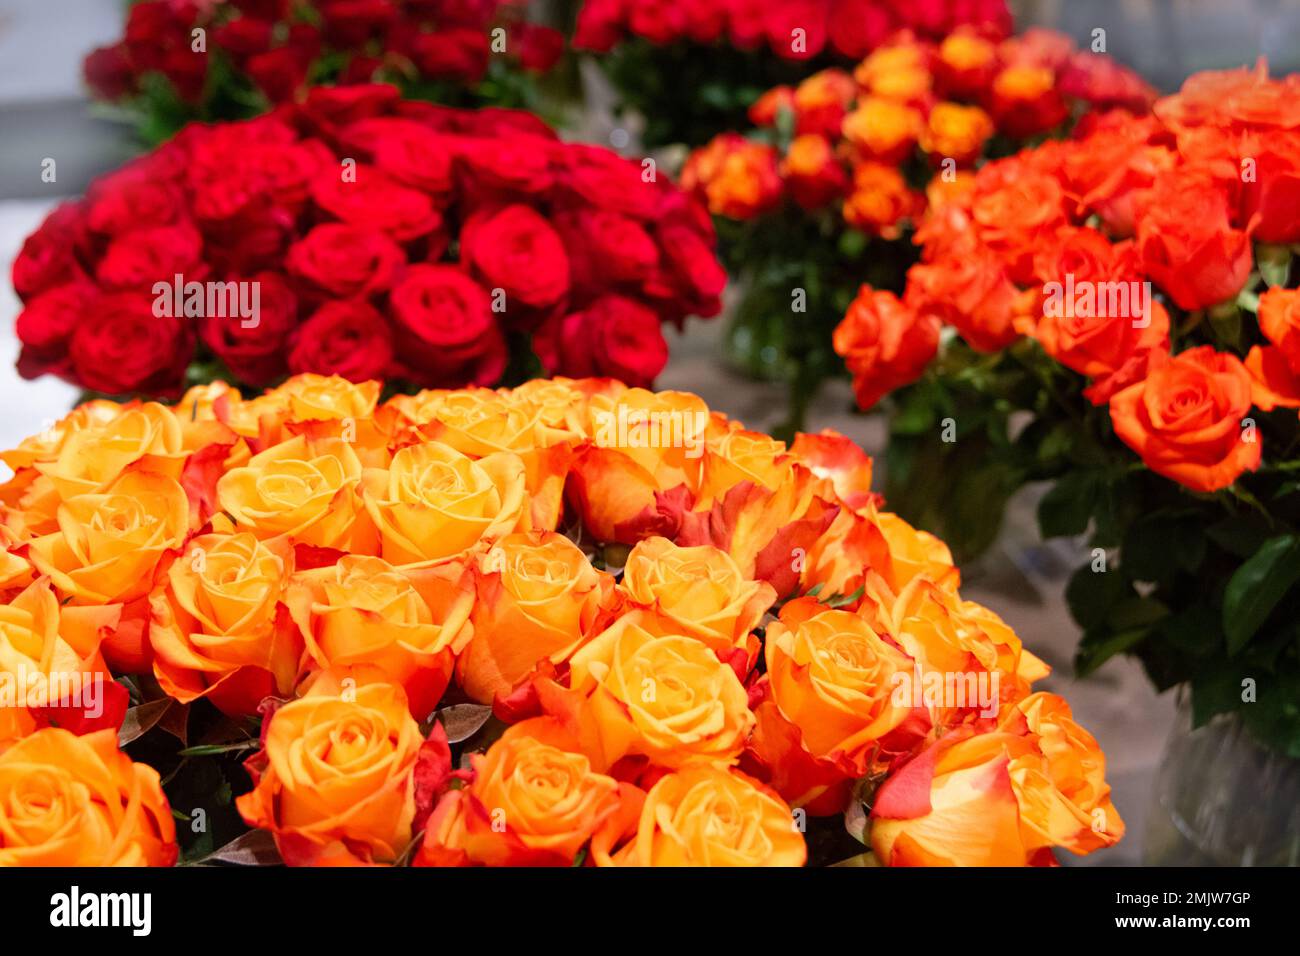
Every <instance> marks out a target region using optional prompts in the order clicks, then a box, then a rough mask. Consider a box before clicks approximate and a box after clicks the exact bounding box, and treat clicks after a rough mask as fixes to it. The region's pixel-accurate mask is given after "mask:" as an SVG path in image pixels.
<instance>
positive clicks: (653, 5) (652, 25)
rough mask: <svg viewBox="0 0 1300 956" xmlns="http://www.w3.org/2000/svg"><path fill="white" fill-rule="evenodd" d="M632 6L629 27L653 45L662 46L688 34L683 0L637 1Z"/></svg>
mask: <svg viewBox="0 0 1300 956" xmlns="http://www.w3.org/2000/svg"><path fill="white" fill-rule="evenodd" d="M630 6H631V10H630V15H629V16H628V26H629V27H631V29H632V32H633V33H635V34H636V35H637V36H639V37H645V38H646V39H647V40H649V41H650V42H651V43H655V44H658V45H660V46H662V45H664V44H668V43H672V42H673V41H674V40H676V39H678V38H680V37H681V36H683V35H684V34H685V33H686V11H685V10H684V9H683V8H682V6H681V0H637V2H635V3H633V4H631V5H630Z"/></svg>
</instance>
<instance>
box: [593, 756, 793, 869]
mask: <svg viewBox="0 0 1300 956" xmlns="http://www.w3.org/2000/svg"><path fill="white" fill-rule="evenodd" d="M633 808H635V807H633ZM794 820H795V818H794V814H793V813H792V812H791V810H790V807H789V806H787V805H786V803H785V802H784V801H783V800H782V799H781V798H780V797H779V796H777V795H776V794H775V793H774V792H773V791H772V790H771V789H769V788H768V787H765V786H763V785H762V784H760V783H759V782H758V781H756V780H754V779H753V778H751V777H748V776H746V775H745V774H743V773H740V772H738V771H736V770H728V769H726V768H723V767H716V766H710V765H703V766H692V767H688V768H686V769H684V770H681V771H679V772H677V773H670V774H667V775H666V776H664V777H662V778H661V779H660V780H659V782H658V783H656V784H655V785H654V786H653V787H651V788H650V792H649V793H647V794H646V795H645V801H644V804H643V805H642V806H641V808H640V813H639V814H636V815H631V814H629V815H628V818H623V817H622V815H620V818H619V819H618V822H619V823H624V822H626V824H627V825H626V826H625V827H619V826H615V825H611V826H610V827H607V828H605V829H602V831H601V832H600V833H598V834H597V835H596V836H595V837H594V838H593V839H592V844H591V854H592V859H594V860H595V861H596V863H597V865H598V866H803V865H804V862H805V861H806V860H807V856H808V850H807V847H806V846H805V845H804V839H803V835H802V833H801V832H800V828H799V827H798V826H796V825H795V822H794ZM624 837H626V842H623V843H622V845H621V846H618V845H617V844H618V843H619V842H621V841H622V840H623V839H624Z"/></svg>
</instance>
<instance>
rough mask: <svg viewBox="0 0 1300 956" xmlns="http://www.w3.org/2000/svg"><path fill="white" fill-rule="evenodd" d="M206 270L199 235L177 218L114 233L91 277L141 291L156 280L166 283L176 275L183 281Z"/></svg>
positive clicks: (116, 286)
mask: <svg viewBox="0 0 1300 956" xmlns="http://www.w3.org/2000/svg"><path fill="white" fill-rule="evenodd" d="M207 271H208V267H207V264H206V263H204V262H203V239H202V237H201V236H200V235H199V233H198V230H197V229H195V228H194V227H193V226H191V225H190V224H189V223H188V222H181V223H177V224H176V225H173V226H153V227H151V228H148V229H137V230H136V231H135V232H128V233H125V234H124V235H121V236H118V237H117V238H116V239H114V240H113V241H112V242H111V243H109V245H108V249H106V250H105V252H104V258H102V259H100V260H99V265H98V266H97V267H96V269H95V278H96V279H98V280H99V282H100V284H101V285H103V286H106V287H107V288H109V289H136V290H140V291H144V290H147V289H151V288H153V285H154V283H156V282H168V283H170V282H171V281H172V278H173V277H174V276H176V275H182V276H184V277H185V279H186V281H190V280H198V279H202V278H203V277H204V276H205V275H206V274H207Z"/></svg>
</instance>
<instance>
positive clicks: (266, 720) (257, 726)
mask: <svg viewBox="0 0 1300 956" xmlns="http://www.w3.org/2000/svg"><path fill="white" fill-rule="evenodd" d="M380 390H381V386H380V384H379V383H378V382H373V381H372V382H364V383H358V384H353V383H350V382H347V381H346V380H344V379H342V378H338V377H333V378H325V377H321V376H315V375H301V376H296V377H294V378H291V379H290V380H288V381H287V382H285V383H284V384H282V385H280V386H279V387H278V388H275V389H273V390H271V391H268V392H266V393H264V394H262V395H259V396H257V397H254V398H247V399H246V398H244V397H243V396H241V394H240V393H239V392H238V391H237V390H235V389H234V388H232V387H230V386H229V385H227V384H225V383H222V382H214V383H211V384H208V385H203V386H196V387H195V388H193V389H191V390H190V391H189V392H188V393H187V394H186V395H185V396H184V397H183V399H182V400H181V402H180V403H179V404H178V405H177V406H175V407H174V408H172V407H167V406H164V405H160V404H157V403H152V402H140V401H135V402H131V403H128V404H117V403H114V402H110V401H106V400H95V401H91V402H89V403H86V404H84V405H82V406H80V407H78V408H77V409H75V410H74V411H73V412H72V413H71V414H69V415H68V416H67V417H66V418H64V419H63V420H61V421H59V422H57V423H55V424H54V425H52V426H51V427H50V428H48V429H47V430H46V431H45V432H43V433H40V434H37V435H34V436H32V437H31V438H29V439H27V440H26V441H24V442H22V443H21V444H20V445H19V446H18V447H17V448H14V449H12V450H10V451H7V452H4V453H3V460H4V461H5V462H6V463H7V464H8V465H9V467H10V468H11V469H13V472H14V476H13V478H12V479H10V480H9V481H8V482H7V483H5V484H4V485H3V486H0V502H2V504H0V519H2V523H0V534H3V536H4V540H5V542H6V548H5V550H4V551H0V592H2V595H3V603H0V623H2V626H0V691H3V690H5V689H6V688H9V689H10V690H12V688H13V687H15V686H19V685H21V686H22V687H23V688H25V689H26V693H24V694H23V695H22V696H20V697H13V696H12V695H11V696H10V697H9V698H8V699H7V701H6V703H7V706H5V707H0V830H2V831H3V832H4V834H5V839H4V842H3V843H0V863H17V864H22V863H33V864H35V863H43V864H69V863H76V864H80V865H93V864H109V863H149V864H155V865H168V864H171V863H172V862H174V861H175V860H176V859H177V855H178V852H180V851H182V850H183V853H184V859H186V860H194V859H197V858H203V859H208V860H226V861H235V860H248V859H266V858H267V857H268V856H270V857H272V858H274V856H275V854H276V853H278V856H279V858H280V859H282V860H283V861H285V862H287V863H290V864H294V865H367V864H403V863H414V864H416V865H430V866H444V865H466V864H472V865H492V866H500V865H573V864H575V863H577V862H585V863H587V864H594V865H615V866H650V865H654V866H673V865H698V866H725V865H760V864H766V865H801V864H804V863H805V862H813V863H829V862H835V861H837V860H841V859H843V858H845V857H852V858H854V859H857V860H858V861H859V862H862V861H868V860H874V861H875V862H877V863H879V864H886V865H918V864H997V865H1025V864H1034V865H1041V864H1050V863H1051V862H1052V853H1053V851H1054V849H1055V848H1064V849H1066V850H1069V851H1071V852H1074V853H1087V852H1090V851H1092V850H1095V849H1099V848H1102V847H1105V846H1108V845H1111V844H1113V843H1114V842H1115V841H1116V840H1118V839H1119V838H1120V837H1121V835H1122V833H1123V823H1122V821H1121V820H1120V818H1119V816H1118V814H1117V813H1116V812H1115V809H1114V807H1113V806H1112V804H1111V802H1110V798H1109V788H1108V787H1107V785H1106V783H1105V779H1104V756H1103V754H1102V752H1101V750H1100V748H1099V747H1098V745H1097V743H1096V741H1095V740H1093V738H1092V737H1091V736H1090V735H1089V734H1088V733H1087V732H1086V731H1084V730H1083V729H1082V728H1080V727H1079V726H1078V725H1077V724H1076V723H1075V722H1074V721H1073V719H1072V717H1071V714H1070V710H1069V707H1068V706H1067V705H1066V703H1065V702H1064V701H1063V700H1062V699H1061V698H1059V697H1057V696H1055V695H1053V694H1050V693H1044V692H1041V691H1035V690H1034V689H1033V688H1032V683H1033V682H1034V681H1035V680H1037V679H1039V678H1041V677H1042V676H1044V674H1045V673H1046V671H1047V668H1046V667H1045V665H1043V664H1042V662H1041V661H1039V660H1038V659H1037V658H1035V657H1034V656H1033V655H1032V654H1031V653H1030V652H1029V651H1028V650H1026V649H1025V648H1023V647H1022V645H1021V642H1020V640H1019V638H1018V637H1017V636H1016V635H1015V634H1014V633H1013V632H1012V630H1011V629H1010V628H1009V627H1008V626H1007V625H1006V624H1005V623H1004V622H1003V621H1001V620H1000V619H999V618H998V617H997V616H996V615H995V614H993V613H992V612H991V611H989V610H988V609H986V608H983V607H980V606H979V605H977V604H974V603H973V602H970V601H965V600H963V599H962V598H961V597H960V595H959V593H958V573H957V571H956V569H955V568H954V567H953V565H952V563H951V560H950V557H949V554H948V551H947V549H946V548H945V547H944V545H943V544H942V543H941V542H940V541H939V540H938V539H936V538H934V537H932V536H930V535H928V534H925V533H923V532H918V531H915V530H913V529H912V528H911V527H910V526H908V525H907V524H906V523H905V522H903V521H902V520H901V519H899V518H898V517H896V516H894V515H892V514H890V513H888V512H886V511H883V510H881V508H880V507H879V502H878V500H877V498H876V496H875V495H873V494H872V493H871V492H870V490H869V487H870V479H871V462H870V459H869V458H867V457H866V456H865V454H863V452H862V451H861V450H859V449H858V448H857V447H856V446H854V445H853V444H852V443H851V442H849V441H848V440H847V439H845V438H843V437H842V436H839V435H836V434H834V433H829V432H824V433H821V434H817V435H800V436H799V437H798V438H797V440H796V441H795V443H794V444H793V445H792V446H789V447H787V446H785V445H784V444H782V443H780V442H776V441H773V440H772V439H770V438H768V437H767V436H764V435H760V434H756V433H752V432H749V431H746V430H745V429H744V428H743V427H742V426H741V425H740V424H739V423H737V422H734V421H730V420H728V419H727V418H726V417H725V416H723V415H721V414H718V413H716V412H715V413H710V411H709V410H708V409H707V408H706V407H705V405H704V404H703V402H702V401H700V400H699V399H698V398H697V397H696V396H694V395H690V394H687V393H682V392H661V393H654V392H649V391H645V390H643V389H637V388H629V387H627V386H624V385H622V384H620V383H617V382H615V381H613V380H609V379H581V380H572V379H555V380H535V381H531V382H528V383H526V384H524V385H521V386H519V387H517V388H514V389H501V390H496V391H493V390H488V389H482V388H471V389H465V390H455V391H426V392H421V393H419V394H416V395H398V396H395V397H393V398H391V399H389V400H388V401H386V402H383V403H380V401H379V398H380ZM561 529H563V530H561ZM75 677H79V678H81V682H80V683H79V684H75V683H74V682H73V681H70V679H69V678H75ZM93 688H100V689H101V690H102V691H103V692H102V693H96V694H95V695H94V699H93V700H91V699H89V694H88V691H89V689H93ZM92 704H93V705H94V706H91V705H92ZM115 733H116V734H117V739H116V740H115V739H114V734H115ZM119 741H120V742H121V746H122V747H123V748H124V751H121V750H119V748H118V745H117V744H118V742H119ZM241 761H242V762H241ZM160 773H161V774H162V775H163V776H164V782H163V783H162V784H161V785H160V781H159V774H160ZM38 789H39V790H40V794H41V795H42V796H41V798H40V799H36V798H35V796H34V794H35V792H36V791H37V790H38ZM200 812H201V813H202V814H203V820H204V821H205V826H204V827H203V828H199V827H197V826H195V825H193V820H194V819H197V817H198V814H199V813H200ZM173 818H175V819H177V820H180V821H183V822H182V825H180V826H175V825H174V824H173ZM742 824H743V825H742ZM248 828H253V829H252V830H251V831H250V830H249V829H248ZM846 828H847V829H846ZM69 834H75V838H70V837H69ZM259 834H260V837H259ZM267 835H269V837H270V838H271V839H272V840H273V841H274V847H273V848H272V847H271V846H270V845H269V842H270V841H268V840H267V839H266V837H267ZM854 837H856V838H857V839H854ZM218 839H220V840H223V841H226V842H224V843H218V842H217V841H218ZM178 841H179V842H180V843H181V844H184V845H183V846H178ZM859 841H860V842H859ZM863 844H866V845H867V846H869V847H870V851H869V855H866V856H864V854H867V853H868V851H867V850H866V849H865V848H864V846H863ZM218 847H219V849H218Z"/></svg>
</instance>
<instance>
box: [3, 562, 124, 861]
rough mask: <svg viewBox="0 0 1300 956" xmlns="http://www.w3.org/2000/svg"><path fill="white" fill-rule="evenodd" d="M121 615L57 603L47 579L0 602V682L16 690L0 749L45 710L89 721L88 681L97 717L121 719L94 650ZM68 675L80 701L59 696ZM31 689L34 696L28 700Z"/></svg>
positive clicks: (41, 719)
mask: <svg viewBox="0 0 1300 956" xmlns="http://www.w3.org/2000/svg"><path fill="white" fill-rule="evenodd" d="M120 613H121V609H120V608H101V607H73V606H66V605H62V604H60V602H59V597H58V595H57V594H55V592H54V589H53V588H51V587H50V583H49V580H48V579H46V578H38V579H36V580H35V581H30V583H27V584H26V586H24V587H23V588H22V590H20V591H19V592H18V593H17V594H15V595H13V596H11V597H10V598H9V600H8V602H7V603H5V604H3V605H0V680H4V681H6V682H13V686H14V687H16V688H17V690H16V691H15V692H14V694H13V696H14V699H13V700H12V701H9V702H6V705H5V706H2V707H0V749H3V747H4V745H5V743H6V742H7V741H10V740H16V739H18V738H20V737H26V736H27V735H28V734H30V733H32V732H33V731H34V730H36V729H37V728H38V727H40V726H43V725H44V724H45V723H46V722H47V719H48V716H47V715H46V714H45V713H43V711H44V710H45V708H51V709H53V710H54V713H55V714H57V715H58V716H57V717H56V719H62V718H63V717H64V716H65V715H66V714H67V713H68V710H67V709H66V708H72V707H75V706H80V707H82V708H83V711H84V716H83V718H82V719H83V720H94V719H95V718H94V717H92V716H91V710H92V709H93V707H94V703H95V702H94V701H92V700H90V699H88V697H87V696H84V695H87V694H88V693H89V692H88V691H85V687H86V685H87V684H90V683H91V682H98V684H99V687H98V689H99V696H98V701H99V704H100V707H99V710H100V715H99V716H100V717H107V718H109V719H110V720H111V719H112V718H113V717H116V718H117V722H120V720H121V717H122V714H123V713H124V712H125V704H123V705H122V710H121V711H119V712H117V713H116V714H113V713H111V711H112V705H113V702H112V701H111V700H110V699H108V698H109V696H110V695H109V693H108V692H107V691H105V690H104V688H105V687H108V686H113V685H112V680H113V678H112V675H111V674H110V673H109V672H108V668H107V667H106V666H105V663H104V660H103V658H102V657H101V656H100V653H99V651H100V642H101V639H102V632H104V631H108V630H110V629H111V628H113V627H116V626H117V623H118V620H119V617H120ZM70 678H75V679H78V680H80V681H81V682H82V683H81V685H80V686H81V688H82V689H83V696H82V698H81V699H80V700H77V699H75V698H74V699H72V700H68V699H66V698H65V697H62V696H60V690H61V689H62V688H66V686H67V685H66V684H65V683H64V682H65V681H67V680H69V679H70ZM73 689H74V690H75V689H76V685H73ZM33 692H37V693H38V694H39V697H37V698H36V699H33ZM41 698H43V699H41ZM33 705H39V706H33ZM99 726H105V724H100V725H99ZM111 726H114V727H116V723H113V724H111ZM2 853H3V850H2V849H0V854H2Z"/></svg>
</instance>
